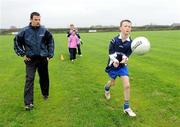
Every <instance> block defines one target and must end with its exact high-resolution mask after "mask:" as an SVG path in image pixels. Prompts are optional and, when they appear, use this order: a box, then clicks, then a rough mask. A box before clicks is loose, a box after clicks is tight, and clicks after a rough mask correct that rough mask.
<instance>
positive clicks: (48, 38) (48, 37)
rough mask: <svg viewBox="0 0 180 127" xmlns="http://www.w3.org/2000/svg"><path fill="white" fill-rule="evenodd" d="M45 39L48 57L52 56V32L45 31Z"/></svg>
mask: <svg viewBox="0 0 180 127" xmlns="http://www.w3.org/2000/svg"><path fill="white" fill-rule="evenodd" d="M45 39H46V40H45V41H46V42H47V48H48V58H49V59H50V58H52V57H53V56H54V39H53V36H52V34H51V33H50V32H49V31H46V33H45Z"/></svg>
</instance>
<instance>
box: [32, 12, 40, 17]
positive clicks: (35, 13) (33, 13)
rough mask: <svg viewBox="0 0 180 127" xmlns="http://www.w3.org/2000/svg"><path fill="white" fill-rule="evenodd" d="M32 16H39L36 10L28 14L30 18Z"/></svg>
mask: <svg viewBox="0 0 180 127" xmlns="http://www.w3.org/2000/svg"><path fill="white" fill-rule="evenodd" d="M33 16H40V14H39V13H38V12H32V13H31V15H30V19H33Z"/></svg>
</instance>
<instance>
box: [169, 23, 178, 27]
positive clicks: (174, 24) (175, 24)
mask: <svg viewBox="0 0 180 127" xmlns="http://www.w3.org/2000/svg"><path fill="white" fill-rule="evenodd" d="M171 26H173V27H174V26H180V23H173V24H171Z"/></svg>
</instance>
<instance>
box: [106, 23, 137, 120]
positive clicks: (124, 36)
mask: <svg viewBox="0 0 180 127" xmlns="http://www.w3.org/2000/svg"><path fill="white" fill-rule="evenodd" d="M131 26H132V23H131V21H130V20H122V21H121V22H120V34H119V35H118V36H116V37H114V38H113V39H112V41H111V42H110V45H109V61H108V65H107V67H106V69H105V71H106V72H107V73H108V75H109V77H110V78H111V79H110V80H109V81H108V82H107V84H106V85H105V87H104V90H105V97H106V99H107V100H109V99H110V87H111V86H113V85H114V84H115V79H116V77H117V76H119V77H120V78H121V80H122V83H123V89H124V112H125V113H127V114H128V115H129V116H131V117H135V116H136V114H135V113H134V112H133V111H132V109H131V108H130V106H129V100H130V83H129V77H128V68H127V62H128V57H129V56H130V55H131V53H132V51H131V42H132V40H131V39H130V32H131Z"/></svg>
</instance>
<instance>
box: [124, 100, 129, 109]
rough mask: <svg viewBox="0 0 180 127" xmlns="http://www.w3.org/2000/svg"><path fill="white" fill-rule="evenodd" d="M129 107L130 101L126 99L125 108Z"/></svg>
mask: <svg viewBox="0 0 180 127" xmlns="http://www.w3.org/2000/svg"><path fill="white" fill-rule="evenodd" d="M127 108H129V101H127V100H125V101H124V109H127Z"/></svg>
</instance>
